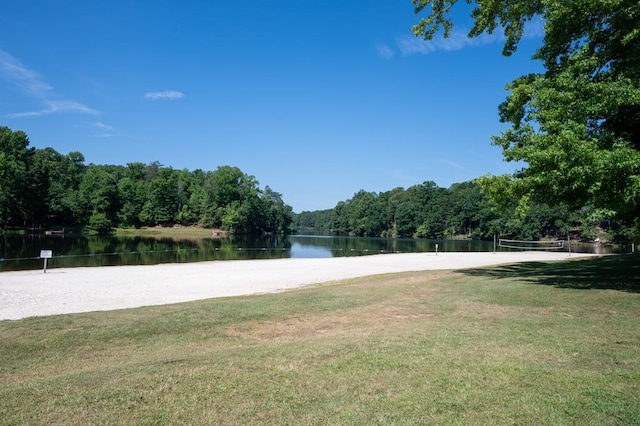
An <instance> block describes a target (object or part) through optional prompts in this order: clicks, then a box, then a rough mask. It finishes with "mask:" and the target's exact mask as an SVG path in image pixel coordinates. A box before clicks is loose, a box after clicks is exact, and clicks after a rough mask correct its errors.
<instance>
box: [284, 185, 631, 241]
mask: <svg viewBox="0 0 640 426" xmlns="http://www.w3.org/2000/svg"><path fill="white" fill-rule="evenodd" d="M294 227H295V228H296V229H297V230H298V232H318V233H334V234H339V235H352V236H362V237H391V238H393V237H403V238H439V239H442V238H474V239H492V238H493V237H494V235H500V236H502V237H506V238H515V239H519V240H539V239H542V238H566V236H567V235H570V236H571V238H580V239H585V240H594V239H596V238H600V239H601V240H602V241H608V242H626V241H627V240H628V239H629V237H630V236H631V235H632V234H633V232H632V231H633V229H632V228H629V227H625V226H623V225H621V224H618V223H615V222H611V221H610V220H608V219H605V220H603V219H602V218H601V217H600V216H599V215H598V212H597V211H595V210H592V209H588V208H582V209H578V210H572V209H570V208H569V207H568V206H566V205H562V204H558V205H554V206H549V205H547V204H532V205H531V206H530V208H528V209H527V210H526V211H524V212H519V211H518V203H517V200H514V201H513V202H512V204H511V206H510V207H509V208H506V209H497V208H496V205H495V204H494V203H493V202H492V201H491V199H490V198H489V197H488V196H487V195H486V194H485V192H484V191H483V190H482V188H481V186H480V185H478V184H477V183H475V182H463V183H456V184H453V185H452V186H451V187H449V188H441V187H438V186H437V185H436V184H435V183H434V182H424V183H422V184H420V185H414V186H411V187H409V188H407V189H404V188H395V189H392V190H391V191H386V192H380V193H377V192H367V191H359V192H357V193H356V194H354V196H353V197H352V198H351V199H349V200H346V201H340V202H339V203H337V205H336V206H335V207H334V208H333V209H328V210H321V211H314V212H302V213H299V214H295V215H294Z"/></svg>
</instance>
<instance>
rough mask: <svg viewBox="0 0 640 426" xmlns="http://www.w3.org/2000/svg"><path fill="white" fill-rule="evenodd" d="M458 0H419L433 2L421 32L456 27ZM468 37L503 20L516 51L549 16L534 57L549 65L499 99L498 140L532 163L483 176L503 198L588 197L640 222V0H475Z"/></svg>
mask: <svg viewBox="0 0 640 426" xmlns="http://www.w3.org/2000/svg"><path fill="white" fill-rule="evenodd" d="M456 2H457V1H456V0H413V3H414V4H415V5H416V8H415V10H416V12H417V13H421V12H424V11H425V10H429V11H430V12H429V13H428V14H427V16H426V17H423V18H422V19H421V21H420V22H419V23H418V24H417V25H415V26H414V32H415V34H416V35H418V36H422V37H424V38H425V39H427V40H429V39H432V38H433V37H434V36H435V34H436V33H438V31H439V30H441V29H442V30H443V31H444V35H445V36H448V35H449V34H450V31H451V28H452V26H453V23H452V21H451V18H450V11H451V8H452V7H453V6H454V4H455V3H456ZM467 3H471V4H473V5H474V8H473V10H472V12H471V16H472V18H473V19H474V25H473V27H472V29H471V31H470V32H469V37H476V36H479V35H481V34H483V33H489V34H491V33H493V32H494V31H496V30H498V29H500V30H502V31H503V32H504V35H505V36H506V41H505V45H504V48H503V53H504V54H505V55H510V54H512V53H513V52H514V51H515V50H516V48H517V46H518V43H519V41H520V39H521V38H522V36H523V34H524V30H525V24H526V23H527V22H528V21H531V20H532V19H535V18H540V19H541V21H542V22H543V23H544V33H545V35H544V42H543V45H542V47H540V48H539V49H538V50H537V52H536V54H535V55H534V59H537V60H540V61H542V63H543V64H544V67H545V72H544V73H541V74H530V75H526V76H522V77H520V78H517V79H516V80H514V81H513V82H512V83H511V84H509V85H508V86H507V87H508V89H509V90H510V93H509V95H508V97H507V99H506V101H505V102H504V103H503V104H501V105H500V107H499V112H500V119H501V121H503V122H506V123H510V124H511V127H510V128H509V129H507V130H506V131H504V132H503V133H502V134H501V135H500V136H496V137H494V144H495V145H498V146H500V147H501V148H502V150H503V154H504V157H505V159H506V160H508V161H523V162H525V163H526V164H527V165H526V167H524V168H522V169H521V170H520V171H518V172H516V173H515V174H513V175H506V176H485V177H483V178H481V179H480V180H479V182H480V183H481V185H482V186H483V188H484V189H485V190H486V191H487V192H488V194H490V196H491V197H492V199H494V200H495V201H497V202H498V204H500V205H502V206H507V205H509V203H510V202H511V201H512V200H514V199H517V200H519V203H520V206H519V208H518V210H517V211H518V212H519V213H520V214H521V215H525V214H526V210H527V208H528V206H529V205H531V203H534V202H540V203H544V202H548V203H551V204H556V205H557V204H559V203H566V204H567V205H568V206H569V207H570V208H573V209H577V208H581V207H585V206H586V207H588V208H590V209H595V210H597V211H599V212H600V213H599V215H600V216H601V217H604V216H611V217H615V218H617V219H618V220H620V221H622V222H626V223H631V222H635V223H636V226H638V211H639V210H638V206H640V3H639V2H638V1H637V0H567V1H551V0H541V1H530V0H514V1H510V2H503V1H498V0H468V1H467Z"/></svg>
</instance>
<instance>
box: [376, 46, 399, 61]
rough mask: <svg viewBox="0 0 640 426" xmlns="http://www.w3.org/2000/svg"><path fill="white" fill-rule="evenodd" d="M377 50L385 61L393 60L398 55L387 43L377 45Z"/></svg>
mask: <svg viewBox="0 0 640 426" xmlns="http://www.w3.org/2000/svg"><path fill="white" fill-rule="evenodd" d="M376 50H377V51H378V55H380V57H381V58H383V59H391V58H393V57H394V56H395V54H396V53H395V52H394V51H393V49H392V48H390V47H389V46H388V45H387V44H385V43H378V44H376Z"/></svg>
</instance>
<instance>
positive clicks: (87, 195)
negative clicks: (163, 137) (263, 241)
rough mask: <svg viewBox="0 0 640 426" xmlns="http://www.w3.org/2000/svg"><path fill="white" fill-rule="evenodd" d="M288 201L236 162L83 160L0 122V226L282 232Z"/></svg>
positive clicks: (288, 216)
mask: <svg viewBox="0 0 640 426" xmlns="http://www.w3.org/2000/svg"><path fill="white" fill-rule="evenodd" d="M291 212H292V209H291V207H290V206H288V205H287V204H285V203H284V201H283V199H282V196H281V195H280V194H279V193H277V192H275V191H273V190H272V189H271V188H269V187H268V186H267V187H266V188H265V189H260V188H259V186H258V181H257V180H256V179H255V177H253V176H250V175H247V174H245V173H243V172H242V171H241V170H240V169H238V168H237V167H231V166H220V167H218V168H217V169H216V170H215V171H207V172H205V171H203V170H199V169H198V170H194V171H192V172H191V171H188V170H176V169H173V168H171V167H164V166H162V165H161V164H160V163H158V162H153V163H149V164H143V163H129V164H127V165H126V166H115V165H96V164H89V165H85V164H84V156H83V155H82V154H81V153H79V152H71V153H69V154H68V155H63V154H60V153H58V152H57V151H55V150H54V149H53V148H44V149H35V148H33V147H29V139H28V137H27V135H26V134H25V133H24V132H22V131H16V132H14V131H12V130H11V129H9V128H7V127H0V226H1V227H2V229H9V228H20V229H44V228H50V227H56V226H73V225H76V226H85V227H87V228H90V229H93V230H95V231H98V232H106V231H108V230H110V229H111V228H113V227H116V226H119V227H140V226H156V225H170V224H180V225H199V226H202V227H205V228H217V229H222V230H224V231H227V232H230V233H238V234H257V233H279V234H280V233H287V232H289V225H290V224H291Z"/></svg>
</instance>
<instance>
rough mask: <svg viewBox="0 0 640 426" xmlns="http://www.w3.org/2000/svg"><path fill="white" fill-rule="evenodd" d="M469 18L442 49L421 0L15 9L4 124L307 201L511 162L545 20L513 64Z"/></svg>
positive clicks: (1, 44)
mask: <svg viewBox="0 0 640 426" xmlns="http://www.w3.org/2000/svg"><path fill="white" fill-rule="evenodd" d="M463 7H464V6H463ZM460 12H462V10H461V11H460ZM466 12H467V11H464V13H462V14H460V15H456V17H457V23H458V25H457V26H456V27H455V30H454V34H453V37H452V38H451V39H449V40H443V39H437V40H435V41H434V42H431V43H427V42H424V41H422V40H420V39H417V38H415V37H414V36H413V34H412V32H411V26H412V25H413V24H414V23H416V22H417V21H418V19H419V18H418V17H417V16H416V15H414V13H413V6H412V4H411V1H410V0H404V1H398V0H367V1H364V0H353V1H348V2H344V1H334V0H325V1H322V2H299V1H296V2H294V1H284V0H280V1H279V0H274V1H270V2H264V1H255V0H247V1H244V2H223V1H213V0H212V1H189V2H184V1H177V0H158V1H153V2H151V1H135V0H129V1H121V0H110V1H102V0H82V1H79V0H66V1H62V2H52V1H49V0H40V1H34V0H21V1H20V2H13V1H12V2H5V4H3V6H2V11H1V13H0V126H8V127H10V128H11V129H13V130H23V131H25V132H26V133H27V134H28V136H29V139H30V142H31V146H34V147H36V148H44V147H47V146H50V147H52V148H54V149H55V150H56V151H58V152H60V153H62V154H68V153H69V152H71V151H80V152H81V153H82V154H84V156H85V159H86V163H87V164H89V163H95V164H121V165H126V164H127V163H130V162H143V163H150V162H153V161H159V162H160V163H162V164H163V165H165V166H171V167H174V168H177V169H188V170H194V169H203V170H215V169H216V168H217V167H218V166H222V165H231V166H236V167H238V168H240V169H241V170H242V171H243V172H244V173H246V174H249V175H253V176H255V177H256V179H257V180H258V182H259V183H260V187H261V188H264V187H265V186H267V185H268V186H270V187H271V188H272V189H273V190H275V191H277V192H280V193H281V194H282V195H283V198H284V201H285V202H286V203H287V204H289V205H291V206H292V207H293V209H294V211H296V212H300V211H303V210H320V209H329V208H333V207H334V206H335V204H336V203H337V202H338V201H344V200H347V199H349V198H351V197H352V196H353V194H354V193H356V192H357V191H359V190H360V189H364V190H366V191H375V192H383V191H388V190H391V189H393V188H395V187H404V188H407V187H409V186H412V185H415V184H419V183H422V182H424V181H430V180H431V181H434V182H436V183H437V184H438V185H439V186H443V187H448V186H450V185H451V184H453V183H456V182H463V181H467V180H471V179H474V178H476V177H479V176H481V175H484V174H486V173H492V174H502V173H509V172H512V171H513V170H514V169H515V168H516V165H514V164H510V163H506V162H504V161H503V159H502V155H501V151H500V149H499V148H498V147H494V146H492V145H491V143H490V142H491V141H490V137H491V135H495V134H499V132H500V131H501V129H504V128H505V125H504V124H501V123H500V122H499V120H498V112H497V106H498V104H499V103H500V102H502V101H503V100H504V98H505V96H506V95H507V92H506V91H505V89H504V87H505V85H506V84H507V83H508V82H510V81H511V80H513V79H514V78H516V77H518V76H520V75H523V74H527V73H530V72H539V71H540V69H541V68H540V65H539V64H538V63H537V62H534V61H532V60H531V59H530V57H531V55H532V53H533V50H534V49H535V47H537V46H538V45H539V44H540V42H541V39H540V37H539V36H538V33H539V31H535V30H532V31H530V32H529V34H528V36H527V38H526V40H524V41H523V43H522V44H521V46H520V48H519V50H518V52H517V53H516V54H515V55H513V56H512V57H509V58H505V57H503V56H502V55H501V49H502V39H501V37H500V36H497V35H496V36H493V37H482V38H479V39H474V40H468V39H466V37H465V35H466V32H467V31H468V28H469V25H470V21H469V19H468V16H467V14H466Z"/></svg>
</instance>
